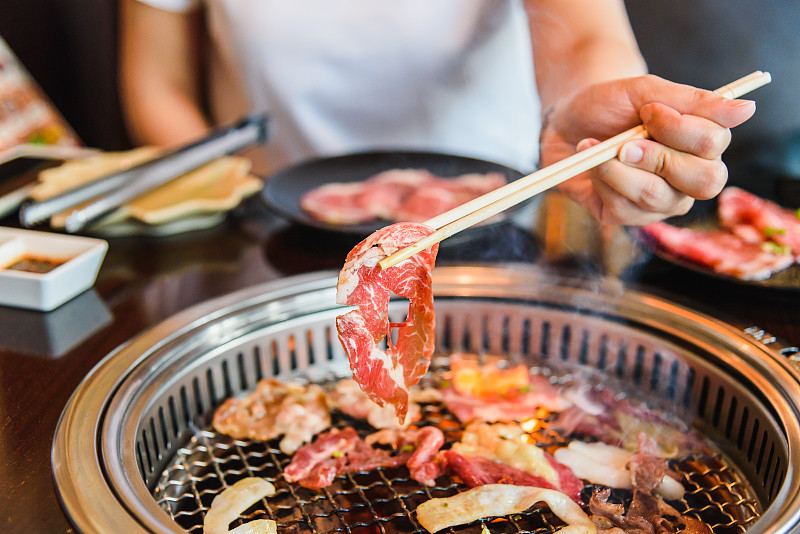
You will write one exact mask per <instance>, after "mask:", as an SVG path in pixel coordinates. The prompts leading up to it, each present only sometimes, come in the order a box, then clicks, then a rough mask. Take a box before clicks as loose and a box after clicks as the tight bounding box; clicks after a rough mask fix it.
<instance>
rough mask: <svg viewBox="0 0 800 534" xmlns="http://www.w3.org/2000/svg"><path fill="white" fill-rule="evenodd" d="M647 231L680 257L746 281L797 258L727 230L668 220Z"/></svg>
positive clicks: (766, 274) (768, 274)
mask: <svg viewBox="0 0 800 534" xmlns="http://www.w3.org/2000/svg"><path fill="white" fill-rule="evenodd" d="M644 231H645V232H646V233H647V234H648V235H650V236H651V237H653V238H654V239H655V240H656V241H657V242H658V244H659V246H660V247H662V248H663V249H665V250H667V251H669V252H671V253H672V254H675V255H676V256H681V257H684V258H687V259H689V260H691V261H694V262H697V263H699V264H701V265H705V266H707V267H710V268H711V269H713V270H714V271H716V272H718V273H722V274H727V275H730V276H735V277H737V278H741V279H743V280H764V279H766V278H769V277H770V276H771V275H772V274H773V273H776V272H778V271H781V270H783V269H785V268H787V267H789V266H790V265H792V264H793V263H794V261H795V258H794V256H792V255H791V254H776V253H775V252H773V251H771V250H769V249H764V248H762V245H760V244H753V243H747V242H745V241H743V240H742V239H740V238H739V237H737V236H735V235H733V234H731V233H728V232H724V231H708V232H702V231H696V230H692V229H689V228H677V227H675V226H672V225H669V224H667V223H664V222H657V223H653V224H649V225H647V226H645V227H644Z"/></svg>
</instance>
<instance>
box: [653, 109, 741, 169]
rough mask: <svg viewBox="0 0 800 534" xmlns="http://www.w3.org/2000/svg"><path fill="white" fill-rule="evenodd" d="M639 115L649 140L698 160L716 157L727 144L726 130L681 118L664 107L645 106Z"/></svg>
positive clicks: (693, 118)
mask: <svg viewBox="0 0 800 534" xmlns="http://www.w3.org/2000/svg"><path fill="white" fill-rule="evenodd" d="M639 115H640V116H641V118H642V122H643V123H644V125H645V127H646V128H647V133H648V134H650V137H652V138H653V139H655V140H656V141H658V142H660V143H663V144H664V145H667V146H669V147H672V148H674V149H676V150H680V151H682V152H688V153H690V154H694V155H696V156H699V157H701V158H705V159H714V158H718V157H720V156H721V155H722V153H723V152H724V151H725V149H726V148H728V145H729V144H730V142H731V131H730V129H728V128H726V127H722V126H720V125H719V124H717V123H716V122H713V121H711V120H709V119H706V118H703V117H698V116H696V115H683V114H681V113H679V112H678V111H676V110H675V109H673V108H670V107H669V106H665V105H664V104H647V105H646V106H644V107H642V109H641V111H640V112H639Z"/></svg>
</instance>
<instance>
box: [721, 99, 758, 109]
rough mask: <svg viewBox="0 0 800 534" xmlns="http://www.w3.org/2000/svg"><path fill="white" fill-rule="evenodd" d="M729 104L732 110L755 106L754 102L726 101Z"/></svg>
mask: <svg viewBox="0 0 800 534" xmlns="http://www.w3.org/2000/svg"><path fill="white" fill-rule="evenodd" d="M726 102H727V104H728V105H729V106H730V107H732V108H743V107H745V106H755V105H756V103H755V101H753V100H726Z"/></svg>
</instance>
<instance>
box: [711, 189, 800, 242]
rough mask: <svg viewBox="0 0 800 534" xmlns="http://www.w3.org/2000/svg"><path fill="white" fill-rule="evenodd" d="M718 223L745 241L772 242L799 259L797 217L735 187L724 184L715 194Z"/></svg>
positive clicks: (798, 225)
mask: <svg viewBox="0 0 800 534" xmlns="http://www.w3.org/2000/svg"><path fill="white" fill-rule="evenodd" d="M717 211H718V214H719V220H720V224H722V226H724V227H725V228H727V229H729V230H730V231H731V232H733V233H735V234H736V235H738V236H740V237H742V238H743V239H744V240H745V241H748V242H753V243H763V242H765V241H774V242H775V243H777V244H778V245H780V246H782V247H787V248H788V249H789V250H791V253H792V254H793V255H794V256H795V257H796V258H800V219H798V215H797V213H796V212H795V211H792V210H789V209H786V208H783V207H781V206H779V205H778V204H775V203H774V202H770V201H769V200H766V199H763V198H761V197H759V196H757V195H754V194H753V193H750V192H748V191H745V190H744V189H740V188H738V187H726V188H725V189H724V190H723V191H722V193H720V195H719V199H718V208H717Z"/></svg>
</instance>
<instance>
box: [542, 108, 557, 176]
mask: <svg viewBox="0 0 800 534" xmlns="http://www.w3.org/2000/svg"><path fill="white" fill-rule="evenodd" d="M555 109H556V105H555V104H551V105H549V106H547V107H546V108H544V109H543V110H542V116H541V123H540V127H539V168H540V169H541V168H543V167H546V166H547V165H549V164H550V163H551V162H545V160H544V152H545V151H544V147H545V146H546V145H547V142H548V140H549V139H550V137H551V135H552V133H553V132H552V129H553V125H552V118H553V112H554V111H555Z"/></svg>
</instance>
